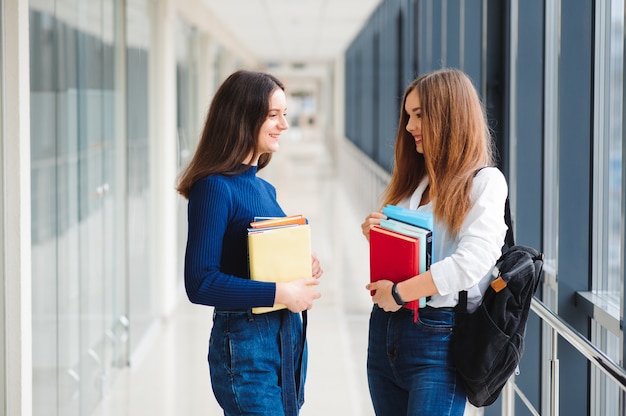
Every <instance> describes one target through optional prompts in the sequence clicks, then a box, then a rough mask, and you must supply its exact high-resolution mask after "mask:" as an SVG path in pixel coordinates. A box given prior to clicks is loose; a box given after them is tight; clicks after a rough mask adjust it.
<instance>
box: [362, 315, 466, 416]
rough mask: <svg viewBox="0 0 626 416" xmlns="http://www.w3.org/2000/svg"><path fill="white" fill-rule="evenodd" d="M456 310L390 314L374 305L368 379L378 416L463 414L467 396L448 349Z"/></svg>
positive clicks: (370, 334) (370, 332) (371, 317)
mask: <svg viewBox="0 0 626 416" xmlns="http://www.w3.org/2000/svg"><path fill="white" fill-rule="evenodd" d="M453 326H454V312H453V311H451V310H437V309H434V308H424V309H420V310H419V319H418V321H417V322H413V312H412V311H410V310H408V309H405V308H401V309H400V310H399V311H397V312H394V313H391V312H385V311H384V310H382V309H381V308H379V307H378V306H377V305H374V308H373V309H372V313H371V316H370V330H369V345H368V355H367V376H368V382H369V389H370V396H371V398H372V403H373V405H374V410H375V412H376V414H377V415H380V416H391V415H393V416H399V415H437V416H444V415H450V416H452V415H463V412H464V409H465V401H466V398H465V392H464V391H463V388H462V387H461V384H460V382H459V381H457V377H456V371H455V368H454V366H453V365H452V363H451V362H450V358H449V353H448V346H449V343H450V337H451V334H452V328H453Z"/></svg>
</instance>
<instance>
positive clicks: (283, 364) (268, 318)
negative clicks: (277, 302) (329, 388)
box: [209, 309, 307, 416]
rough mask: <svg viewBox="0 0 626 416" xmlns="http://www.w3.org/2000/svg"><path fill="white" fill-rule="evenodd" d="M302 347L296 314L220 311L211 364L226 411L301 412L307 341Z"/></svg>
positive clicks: (287, 415)
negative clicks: (256, 313)
mask: <svg viewBox="0 0 626 416" xmlns="http://www.w3.org/2000/svg"><path fill="white" fill-rule="evenodd" d="M302 350H303V339H302V321H301V319H300V316H299V315H298V314H295V313H292V312H289V311H288V310H286V309H284V310H281V311H276V312H270V313H265V314H259V315H253V314H252V313H250V312H228V311H217V310H216V311H215V312H214V314H213V329H212V330H211V338H210V340H209V368H210V373H211V385H212V388H213V393H214V394H215V398H216V399H217V401H218V403H219V404H220V406H221V407H222V409H224V415H226V416H234V415H259V416H261V415H262V416H295V415H297V414H298V413H299V410H300V407H301V406H302V404H303V403H304V380H305V378H306V361H307V354H306V346H305V347H304V351H302ZM300 360H302V365H301V371H298V368H300V366H299V364H300Z"/></svg>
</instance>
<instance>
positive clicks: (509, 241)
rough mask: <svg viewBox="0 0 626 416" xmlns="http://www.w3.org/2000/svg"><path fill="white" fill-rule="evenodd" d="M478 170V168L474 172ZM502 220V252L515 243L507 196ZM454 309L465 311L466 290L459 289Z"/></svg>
mask: <svg viewBox="0 0 626 416" xmlns="http://www.w3.org/2000/svg"><path fill="white" fill-rule="evenodd" d="M479 171H480V169H479V170H478V171H477V172H476V173H478V172H479ZM504 222H505V223H506V226H507V230H506V235H505V236H504V245H503V246H502V254H504V253H506V252H507V251H509V249H510V248H511V247H513V246H514V245H515V236H514V235H513V224H512V219H511V207H510V203H509V197H508V196H507V197H506V201H505V202H504ZM454 310H455V312H461V313H467V290H461V291H459V303H458V304H457V305H456V307H455V308H454Z"/></svg>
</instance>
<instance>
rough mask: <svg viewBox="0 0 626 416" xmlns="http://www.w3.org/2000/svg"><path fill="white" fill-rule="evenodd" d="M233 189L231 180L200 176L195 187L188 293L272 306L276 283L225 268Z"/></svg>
mask: <svg viewBox="0 0 626 416" xmlns="http://www.w3.org/2000/svg"><path fill="white" fill-rule="evenodd" d="M231 192H232V190H231V189H230V188H229V187H228V185H227V184H225V183H224V182H223V181H220V180H219V179H218V178H212V177H209V178H205V179H202V180H199V181H198V182H197V183H196V184H194V186H193V188H192V190H191V193H190V195H189V203H188V207H187V211H188V237H187V249H186V253H185V290H186V292H187V296H188V298H189V300H190V301H191V302H193V303H197V304H203V305H209V306H216V307H221V308H227V309H249V308H252V307H258V306H272V305H273V304H274V298H275V295H276V284H275V283H268V282H258V281H252V280H249V279H246V278H242V277H238V276H233V275H229V274H225V273H222V271H221V268H220V262H221V258H222V244H223V240H224V236H225V234H226V232H227V229H228V225H229V221H230V220H231V219H232V218H231V216H232V212H233V210H234V208H233V206H232V205H233V196H232V194H231ZM242 257H243V256H242ZM241 261H242V262H247V261H248V259H247V258H242V259H241Z"/></svg>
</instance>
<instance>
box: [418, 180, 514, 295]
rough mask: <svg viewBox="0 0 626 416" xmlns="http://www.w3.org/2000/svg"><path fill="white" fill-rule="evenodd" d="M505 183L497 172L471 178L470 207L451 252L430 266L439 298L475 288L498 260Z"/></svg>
mask: <svg viewBox="0 0 626 416" xmlns="http://www.w3.org/2000/svg"><path fill="white" fill-rule="evenodd" d="M507 192H508V190H507V185H506V180H505V178H504V176H503V175H502V173H501V172H500V171H499V170H498V169H483V170H481V171H480V172H479V173H478V174H477V175H476V178H475V179H474V183H473V186H472V192H471V200H472V207H471V209H470V211H469V212H468V214H467V217H466V218H465V221H464V222H463V225H462V226H461V230H460V232H459V234H458V238H457V241H458V244H457V247H456V249H455V250H454V252H453V253H452V254H451V255H449V256H447V257H445V258H443V259H441V261H438V262H436V263H433V264H432V265H431V269H430V270H431V273H432V277H433V280H434V283H435V286H436V287H437V290H438V292H439V294H440V295H442V296H445V295H449V294H453V293H455V292H458V291H460V290H467V289H469V288H471V287H473V286H475V285H477V284H478V283H479V282H480V281H481V280H482V279H483V278H484V277H485V276H486V275H487V274H488V273H489V272H490V270H491V268H492V267H493V265H494V264H495V262H496V260H497V259H498V258H499V257H500V254H501V249H502V245H503V244H504V236H505V234H506V229H507V226H506V224H505V222H504V203H505V201H506V196H507Z"/></svg>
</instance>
